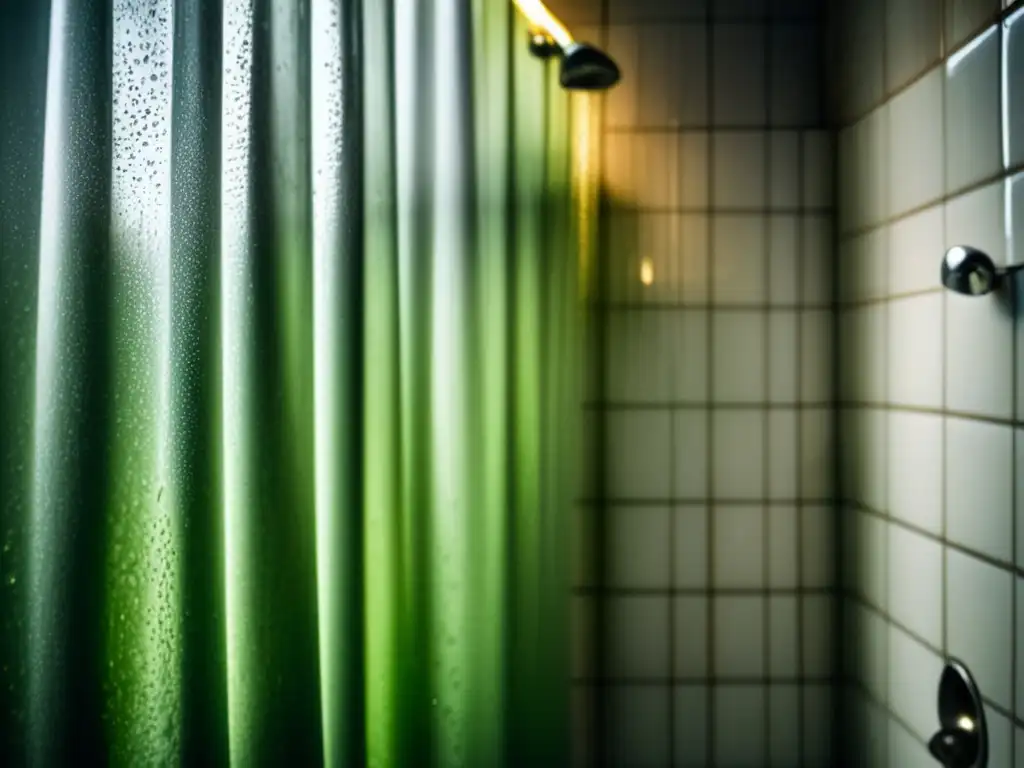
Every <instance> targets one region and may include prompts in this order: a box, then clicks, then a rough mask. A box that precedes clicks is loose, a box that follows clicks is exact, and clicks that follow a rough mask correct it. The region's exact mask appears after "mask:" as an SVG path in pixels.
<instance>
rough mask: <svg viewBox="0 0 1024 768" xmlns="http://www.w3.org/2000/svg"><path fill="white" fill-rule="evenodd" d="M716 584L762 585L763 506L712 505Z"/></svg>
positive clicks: (755, 587)
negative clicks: (713, 506)
mask: <svg viewBox="0 0 1024 768" xmlns="http://www.w3.org/2000/svg"><path fill="white" fill-rule="evenodd" d="M712 514H713V515H714V516H715V519H714V546H715V555H714V563H715V583H714V586H715V587H716V588H726V589H728V588H749V589H761V588H763V587H764V580H765V565H764V527H765V523H764V510H762V509H761V508H760V507H757V506H741V507H729V506H721V507H715V508H714V509H713V510H712Z"/></svg>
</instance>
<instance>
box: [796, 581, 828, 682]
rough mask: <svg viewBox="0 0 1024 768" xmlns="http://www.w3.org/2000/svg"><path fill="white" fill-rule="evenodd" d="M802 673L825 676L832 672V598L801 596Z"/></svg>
mask: <svg viewBox="0 0 1024 768" xmlns="http://www.w3.org/2000/svg"><path fill="white" fill-rule="evenodd" d="M802 631H803V648H802V651H803V674H805V675H807V676H808V677H812V678H826V677H829V676H830V675H831V674H832V598H831V597H830V596H828V595H814V596H812V597H805V598H803V629H802Z"/></svg>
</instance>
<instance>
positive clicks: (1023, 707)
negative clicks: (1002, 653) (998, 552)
mask: <svg viewBox="0 0 1024 768" xmlns="http://www.w3.org/2000/svg"><path fill="white" fill-rule="evenodd" d="M1014 581H1015V584H1014V592H1015V598H1014V600H1015V602H1016V604H1017V622H1016V625H1015V626H1014V634H1013V640H1014V645H1015V649H1014V653H1015V655H1016V661H1017V682H1016V698H1017V700H1016V701H1015V702H1014V706H1015V707H1016V712H1017V717H1020V716H1021V715H1024V579H1021V578H1020V577H1017V578H1015V579H1014Z"/></svg>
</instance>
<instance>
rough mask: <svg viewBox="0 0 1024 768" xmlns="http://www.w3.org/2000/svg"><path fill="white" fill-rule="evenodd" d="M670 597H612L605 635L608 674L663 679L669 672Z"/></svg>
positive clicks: (608, 599)
mask: <svg viewBox="0 0 1024 768" xmlns="http://www.w3.org/2000/svg"><path fill="white" fill-rule="evenodd" d="M668 601H669V598H667V597H647V596H643V597H634V596H630V597H609V598H607V606H606V610H607V616H606V622H607V625H606V628H605V637H606V638H607V641H608V674H609V675H610V676H611V677H615V678H628V679H636V678H644V679H652V680H653V679H661V678H665V677H667V676H668V675H669V644H668V639H669V623H668V619H669V617H668V613H669V611H668V608H669V603H668Z"/></svg>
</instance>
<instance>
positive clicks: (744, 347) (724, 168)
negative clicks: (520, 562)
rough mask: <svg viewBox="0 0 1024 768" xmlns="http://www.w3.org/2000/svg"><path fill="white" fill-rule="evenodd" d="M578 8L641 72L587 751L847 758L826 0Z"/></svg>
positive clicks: (624, 181)
mask: <svg viewBox="0 0 1024 768" xmlns="http://www.w3.org/2000/svg"><path fill="white" fill-rule="evenodd" d="M552 5H553V6H555V7H556V8H557V9H559V10H562V11H563V13H564V14H565V17H566V18H567V20H568V21H570V22H573V21H576V22H583V26H580V24H579V23H577V24H575V25H574V27H573V28H574V31H575V32H576V33H577V36H579V37H583V38H585V39H590V40H593V41H594V42H597V43H600V44H603V45H604V46H606V47H607V49H608V50H609V52H610V53H611V54H612V55H613V56H615V58H616V59H617V60H618V62H619V64H620V66H621V67H622V70H623V73H624V78H623V81H622V83H621V85H620V86H619V87H618V88H616V89H615V90H614V91H612V92H611V94H610V95H609V96H608V98H607V100H606V103H605V107H604V116H603V172H604V173H603V178H604V192H605V209H604V216H603V225H604V232H603V261H602V268H603V273H604V281H603V290H602V296H601V300H600V302H599V304H598V306H596V307H595V314H594V321H595V322H594V327H595V328H596V329H597V331H598V333H597V335H596V343H595V347H594V349H592V350H591V352H592V361H593V366H594V367H593V369H592V375H591V376H590V382H591V384H592V387H591V389H590V391H589V392H588V400H587V403H586V412H587V421H588V423H589V425H590V427H591V430H592V433H591V439H592V441H593V442H594V444H597V445H599V446H600V447H601V449H602V451H601V452H602V453H603V456H602V458H601V460H600V463H599V464H598V466H596V467H595V468H594V469H595V471H594V472H593V473H592V475H591V478H590V479H591V483H590V484H589V485H588V487H587V488H586V489H585V490H584V493H583V498H582V499H581V502H580V504H579V507H578V510H577V536H576V541H577V543H578V544H579V545H580V546H579V547H578V551H577V558H576V568H575V586H574V597H573V606H574V625H575V634H576V642H577V644H576V649H575V654H574V658H575V668H574V671H573V674H574V686H575V691H576V701H577V704H578V705H579V707H578V711H577V714H578V723H577V727H578V747H579V748H578V751H577V757H578V759H579V762H580V764H590V763H589V762H588V760H589V761H592V760H594V759H596V757H597V756H599V755H601V754H603V755H604V756H605V757H606V758H607V760H608V764H610V765H614V766H635V767H639V766H669V765H677V766H701V767H702V768H704V767H705V766H722V767H723V768H724V767H725V766H740V767H743V768H747V767H749V768H755V767H758V768H759V767H760V766H768V765H773V766H774V765H778V766H785V767H786V768H798V766H805V765H806V766H814V767H815V768H818V767H823V766H826V765H829V764H830V763H829V750H830V733H831V688H832V687H831V682H832V672H833V664H832V659H833V640H834V638H833V631H832V630H833V627H834V625H835V621H834V620H833V613H834V611H835V609H836V607H837V604H836V601H835V599H834V592H833V587H834V584H835V578H834V577H835V573H836V568H835V561H834V558H833V556H832V552H833V541H834V532H833V522H834V520H835V513H834V504H833V482H832V481H833V476H834V466H835V463H834V460H833V457H834V451H833V433H834V430H833V422H834V413H835V411H834V408H833V377H832V372H833V366H834V361H833V357H834V355H833V350H834V344H833V342H832V339H833V322H832V320H833V309H834V307H833V294H832V281H833V275H832V271H831V269H830V266H831V264H832V262H833V251H834V231H833V194H832V191H833V174H832V161H833V157H834V148H833V141H832V134H831V133H830V132H829V130H828V129H827V126H826V123H825V120H824V114H823V104H822V102H823V94H824V90H823V83H822V82H820V81H819V75H820V73H821V69H822V67H821V61H820V45H819V44H820V42H821V40H822V34H821V31H822V30H821V23H820V22H821V20H820V18H819V17H818V14H817V8H818V6H819V3H818V2H815V1H813V0H803V1H801V0H787V1H786V2H782V1H781V0H777V1H775V2H767V0H765V1H764V2H752V1H751V0H745V1H743V0H734V1H733V2H727V1H725V0H721V1H720V2H715V3H713V4H710V3H707V2H694V1H693V0H661V1H660V2H656V1H654V0H644V1H643V2H641V1H640V0H611V2H609V3H607V4H605V6H604V8H603V9H602V8H601V4H600V3H598V4H596V9H597V12H596V15H593V16H591V17H589V18H585V11H586V6H585V5H584V4H582V3H581V2H580V0H570V2H568V3H564V4H561V6H560V4H559V3H552ZM709 6H711V7H710V10H709ZM591 7H592V8H593V6H591ZM581 9H582V12H581ZM577 12H581V16H580V17H577V16H575V15H574V14H575V13H577ZM602 13H603V14H604V15H602ZM587 24H590V26H589V27H588V26H587ZM645 259H649V260H650V261H651V270H652V272H653V275H652V276H653V281H652V282H651V284H650V285H645V284H644V282H643V280H642V277H643V276H644V270H643V262H644V260H645ZM588 704H589V705H592V706H588Z"/></svg>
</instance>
